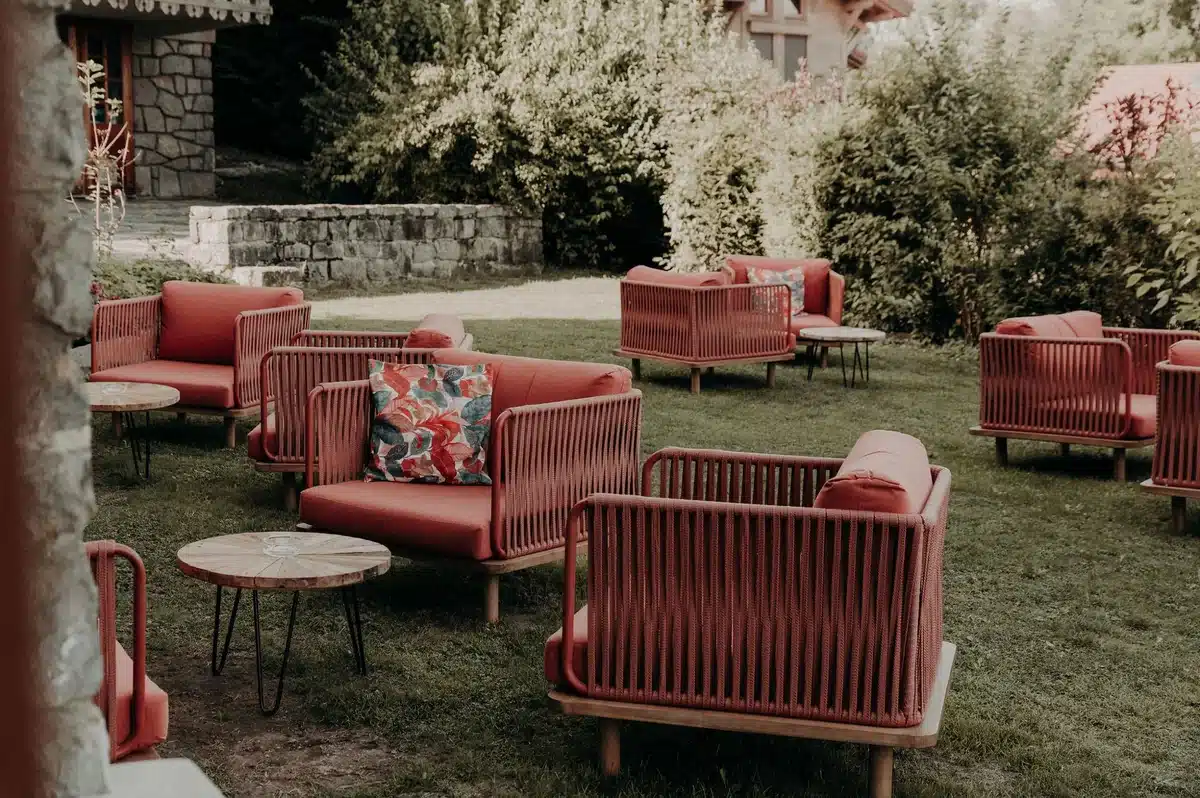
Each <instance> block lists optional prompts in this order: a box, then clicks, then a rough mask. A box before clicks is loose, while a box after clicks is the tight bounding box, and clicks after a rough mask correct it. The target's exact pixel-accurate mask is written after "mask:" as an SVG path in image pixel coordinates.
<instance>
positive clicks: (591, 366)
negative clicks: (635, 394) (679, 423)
mask: <svg viewBox="0 0 1200 798" xmlns="http://www.w3.org/2000/svg"><path fill="white" fill-rule="evenodd" d="M433 362H434V363H445V364H453V365H459V366H474V365H477V364H481V363H490V364H492V370H493V371H492V421H493V422H495V421H496V420H498V419H499V418H500V414H501V413H503V412H504V411H505V410H507V409H509V408H510V407H520V406H521V405H534V404H542V403H544V402H559V401H563V400H565V399H583V398H586V397H589V396H610V395H613V394H621V393H626V392H627V391H629V390H631V389H632V388H633V375H631V374H630V373H629V369H626V368H623V367H621V366H612V365H609V364H607V363H580V362H576V361H573V360H541V359H539V358H532V357H514V356H512V355H492V354H488V353H486V352H467V351H464V350H461V349H439V350H438V351H436V352H434V353H433Z"/></svg>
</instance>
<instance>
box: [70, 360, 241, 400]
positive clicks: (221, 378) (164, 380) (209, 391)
mask: <svg viewBox="0 0 1200 798" xmlns="http://www.w3.org/2000/svg"><path fill="white" fill-rule="evenodd" d="M88 379H90V380H91V381H92V382H153V383H157V384H159V385H170V386H171V387H172V388H176V389H178V390H179V404H181V405H189V406H191V407H211V408H213V409H216V410H226V409H228V408H231V407H233V366H221V365H217V364H215V363H186V362H183V361H180V360H147V361H146V362H145V363H135V364H133V365H132V366H118V367H117V368H115V369H105V370H104V371H96V372H92V375H91V377H89V378H88Z"/></svg>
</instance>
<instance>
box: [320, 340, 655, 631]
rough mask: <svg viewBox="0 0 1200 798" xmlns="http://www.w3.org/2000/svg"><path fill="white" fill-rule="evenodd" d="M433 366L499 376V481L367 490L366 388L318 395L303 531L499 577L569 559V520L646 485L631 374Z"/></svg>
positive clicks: (490, 461) (437, 356) (450, 358)
mask: <svg viewBox="0 0 1200 798" xmlns="http://www.w3.org/2000/svg"><path fill="white" fill-rule="evenodd" d="M433 362H435V363H443V364H449V365H474V364H480V363H490V364H492V365H493V366H494V368H495V373H494V377H493V394H492V428H491V433H490V437H489V439H488V444H487V466H488V473H489V474H490V475H491V478H492V482H493V484H492V485H490V486H487V485H429V484H420V483H412V482H364V481H363V479H362V474H363V468H364V466H365V464H366V455H367V448H368V446H367V444H368V440H369V435H370V427H371V420H372V412H371V408H370V384H369V383H368V382H367V381H366V380H359V381H354V382H341V383H327V384H323V385H320V386H318V387H317V388H316V389H315V390H314V391H313V392H312V393H311V394H310V395H309V410H308V425H309V426H308V449H307V472H306V473H307V484H308V488H307V489H306V490H304V491H303V492H302V493H301V494H300V521H301V524H302V528H308V529H315V530H321V531H327V532H335V533H341V534H347V535H354V536H357V537H363V538H367V539H370V540H376V541H379V542H380V543H384V544H386V545H387V546H389V547H390V548H391V549H392V550H393V551H395V552H396V553H398V554H403V555H404V556H413V557H424V558H440V559H446V560H453V561H456V562H458V563H462V564H466V565H468V566H469V567H471V568H472V569H474V570H479V571H482V572H483V573H484V574H485V575H486V577H487V590H486V594H485V615H486V618H487V620H488V622H489V623H495V622H497V621H498V620H499V617H500V592H499V590H500V588H499V585H500V582H499V579H500V575H501V574H505V573H509V572H511V571H517V570H521V569H524V568H531V567H533V566H537V565H542V564H545V563H549V562H557V561H560V560H561V559H562V558H563V551H564V543H565V541H564V536H565V534H566V523H567V515H568V514H569V512H570V510H571V507H572V505H574V503H575V502H576V501H578V500H579V499H580V498H582V497H584V496H586V495H587V494H588V493H591V492H592V491H595V490H604V491H608V492H613V493H629V492H633V491H634V490H636V487H637V467H638V456H639V446H640V441H641V411H642V395H641V392H640V391H637V390H633V389H632V388H631V381H630V374H629V372H628V371H627V370H626V369H623V368H620V367H618V366H610V365H605V364H600V363H575V362H566V361H557V360H539V359H534V358H524V357H510V356H505V355H491V354H483V353H476V352H464V351H462V350H456V349H439V350H437V351H435V352H434V353H433Z"/></svg>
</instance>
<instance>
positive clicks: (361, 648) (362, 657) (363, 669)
mask: <svg viewBox="0 0 1200 798" xmlns="http://www.w3.org/2000/svg"><path fill="white" fill-rule="evenodd" d="M342 605H343V606H344V607H345V609H346V626H347V627H349V629H350V650H351V651H352V652H353V654H354V664H355V666H356V667H357V668H358V673H359V675H361V676H366V675H367V647H366V645H364V644H363V626H362V613H361V612H359V608H358V591H357V590H356V589H355V587H354V585H350V586H348V587H344V588H342Z"/></svg>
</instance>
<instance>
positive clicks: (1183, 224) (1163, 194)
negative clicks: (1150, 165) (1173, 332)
mask: <svg viewBox="0 0 1200 798" xmlns="http://www.w3.org/2000/svg"><path fill="white" fill-rule="evenodd" d="M1162 159H1163V164H1162V165H1161V169H1160V172H1161V176H1160V178H1159V182H1158V184H1157V185H1156V186H1154V187H1153V188H1152V189H1151V190H1150V196H1151V199H1150V202H1149V203H1147V205H1146V206H1145V208H1144V210H1145V212H1146V214H1147V216H1148V217H1149V218H1150V219H1151V220H1152V221H1153V222H1154V223H1156V224H1157V231H1158V232H1159V233H1160V234H1161V235H1162V236H1163V237H1165V238H1166V240H1167V242H1168V243H1167V248H1166V253H1165V255H1166V257H1164V258H1163V259H1161V260H1160V261H1152V262H1150V263H1149V264H1148V265H1146V264H1142V265H1135V266H1133V267H1130V268H1128V269H1127V270H1126V271H1127V273H1128V274H1129V282H1128V284H1129V285H1130V286H1136V290H1137V292H1138V295H1139V296H1142V295H1151V292H1153V294H1152V296H1153V297H1154V299H1155V300H1156V301H1155V305H1154V309H1155V310H1156V311H1157V310H1163V309H1166V310H1167V311H1169V312H1170V314H1171V316H1170V323H1171V324H1173V325H1177V326H1182V325H1185V324H1190V325H1195V324H1197V323H1200V280H1198V279H1197V276H1198V275H1200V153H1198V152H1197V151H1196V147H1195V145H1193V144H1192V142H1191V141H1190V140H1189V138H1188V137H1187V136H1185V135H1180V136H1176V137H1174V138H1172V139H1171V140H1169V141H1168V142H1166V146H1165V147H1164V149H1163V156H1162ZM1159 263H1161V264H1163V265H1162V266H1159V265H1158V264H1159Z"/></svg>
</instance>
